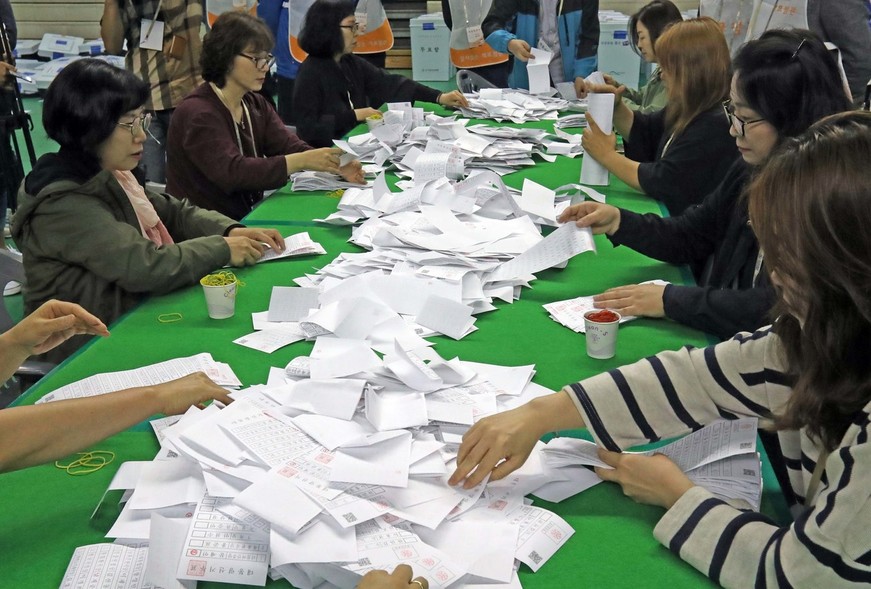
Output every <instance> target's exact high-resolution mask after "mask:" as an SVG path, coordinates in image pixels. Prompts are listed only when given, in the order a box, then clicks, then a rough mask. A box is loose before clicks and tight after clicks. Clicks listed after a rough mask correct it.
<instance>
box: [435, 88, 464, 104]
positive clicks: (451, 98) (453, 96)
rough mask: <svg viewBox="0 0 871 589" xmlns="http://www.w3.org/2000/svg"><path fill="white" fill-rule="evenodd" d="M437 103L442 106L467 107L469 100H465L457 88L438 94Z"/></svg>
mask: <svg viewBox="0 0 871 589" xmlns="http://www.w3.org/2000/svg"><path fill="white" fill-rule="evenodd" d="M439 104H441V105H442V106H450V107H451V108H460V107H461V106H462V107H464V108H468V106H469V101H468V100H466V97H465V96H463V93H462V92H460V91H459V90H453V91H452V92H445V93H444V94H442V95H441V96H439Z"/></svg>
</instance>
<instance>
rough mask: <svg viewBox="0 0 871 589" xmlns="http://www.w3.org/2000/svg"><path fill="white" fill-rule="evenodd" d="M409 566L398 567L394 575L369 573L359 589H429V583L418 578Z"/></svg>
mask: <svg viewBox="0 0 871 589" xmlns="http://www.w3.org/2000/svg"><path fill="white" fill-rule="evenodd" d="M413 574H414V573H413V572H412V570H411V567H410V566H408V565H407V564H401V565H398V566H397V567H396V568H395V569H393V572H392V573H388V572H387V571H383V570H378V571H369V572H368V573H366V574H365V575H363V578H362V579H360V584H359V585H357V589H429V581H427V580H426V579H425V578H424V577H416V578H415V579H413V580H412V578H411V576H412V575H413Z"/></svg>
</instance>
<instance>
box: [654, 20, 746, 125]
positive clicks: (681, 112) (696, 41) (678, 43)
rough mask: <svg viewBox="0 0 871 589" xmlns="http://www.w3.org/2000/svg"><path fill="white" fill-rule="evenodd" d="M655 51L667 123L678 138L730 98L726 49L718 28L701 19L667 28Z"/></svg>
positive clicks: (729, 64)
mask: <svg viewBox="0 0 871 589" xmlns="http://www.w3.org/2000/svg"><path fill="white" fill-rule="evenodd" d="M654 50H655V52H656V59H657V61H659V67H660V69H661V70H662V72H663V73H664V74H666V76H667V85H668V106H667V107H666V122H667V124H668V127H669V128H670V129H671V132H672V133H674V134H675V135H678V134H680V133H681V131H683V130H684V129H685V128H686V126H687V125H689V123H690V121H692V120H693V119H694V118H695V117H697V116H698V115H700V114H701V113H703V112H705V111H706V110H709V109H711V108H713V107H715V106H718V105H719V104H720V103H722V101H723V100H725V99H726V97H727V96H728V95H729V83H730V81H731V75H732V72H731V58H730V56H729V47H728V45H726V38H725V37H724V36H723V33H722V31H721V30H720V25H719V24H717V22H716V21H715V20H713V19H711V18H708V17H703V18H693V19H689V20H685V21H682V22H678V23H674V24H673V25H671V26H670V27H668V28H667V29H666V30H665V32H664V33H663V34H662V36H661V37H659V39H658V40H657V41H656V46H655V47H654Z"/></svg>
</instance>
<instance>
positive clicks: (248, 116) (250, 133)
mask: <svg viewBox="0 0 871 589" xmlns="http://www.w3.org/2000/svg"><path fill="white" fill-rule="evenodd" d="M209 86H211V87H212V90H214V91H215V94H217V95H218V98H220V99H221V103H222V104H223V105H224V106H225V107H227V110H228V111H230V120H231V121H233V130H234V131H235V132H236V144H237V145H238V146H239V153H240V154H242V155H245V150H244V149H243V148H242V136H241V135H239V125H238V124H237V123H236V119H234V118H233V108H232V107H231V106H230V103H229V102H228V101H227V97H226V96H224V93H223V92H222V91H221V89H220V88H218V86H217V85H215V83H214V82H209ZM242 113H243V114H244V115H245V121H246V122H247V123H248V136H249V137H250V138H251V149H253V150H254V157H260V156H259V155H257V143H256V142H255V141H254V126H253V125H252V124H251V113H250V112H248V106H247V105H246V104H245V101H244V100H243V101H242Z"/></svg>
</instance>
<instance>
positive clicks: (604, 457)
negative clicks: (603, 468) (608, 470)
mask: <svg viewBox="0 0 871 589" xmlns="http://www.w3.org/2000/svg"><path fill="white" fill-rule="evenodd" d="M596 454H598V455H599V460H601V461H602V462H604V463H605V464H607V465H608V466H610V467H612V468H617V467H618V466H620V460H621V459H622V458H623V454H621V453H620V452H611V451H610V450H605V449H604V448H597V449H596Z"/></svg>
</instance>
